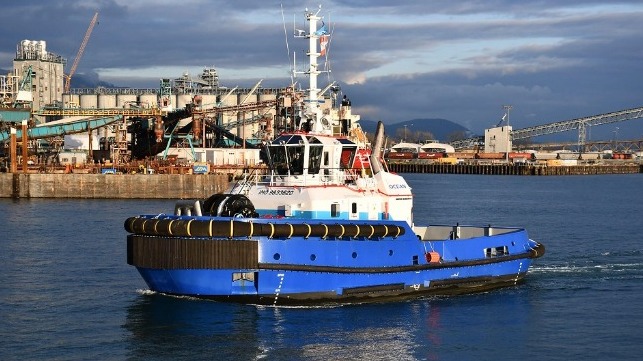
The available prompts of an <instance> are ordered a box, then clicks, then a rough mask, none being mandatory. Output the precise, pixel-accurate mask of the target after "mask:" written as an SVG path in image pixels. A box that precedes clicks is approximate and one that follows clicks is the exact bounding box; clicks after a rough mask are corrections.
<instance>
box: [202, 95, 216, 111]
mask: <svg viewBox="0 0 643 361" xmlns="http://www.w3.org/2000/svg"><path fill="white" fill-rule="evenodd" d="M201 97H202V98H201V99H202V101H201V104H203V106H205V107H208V108H212V107H214V106H215V105H216V103H217V95H216V94H203V95H201Z"/></svg>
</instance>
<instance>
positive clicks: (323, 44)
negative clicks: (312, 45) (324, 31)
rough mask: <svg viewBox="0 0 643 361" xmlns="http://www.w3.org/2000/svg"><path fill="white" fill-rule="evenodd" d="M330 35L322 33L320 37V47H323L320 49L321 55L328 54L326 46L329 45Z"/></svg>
mask: <svg viewBox="0 0 643 361" xmlns="http://www.w3.org/2000/svg"><path fill="white" fill-rule="evenodd" d="M328 38H329V36H328V35H322V36H320V37H319V48H320V49H321V50H320V51H319V55H321V56H324V55H326V46H327V45H328Z"/></svg>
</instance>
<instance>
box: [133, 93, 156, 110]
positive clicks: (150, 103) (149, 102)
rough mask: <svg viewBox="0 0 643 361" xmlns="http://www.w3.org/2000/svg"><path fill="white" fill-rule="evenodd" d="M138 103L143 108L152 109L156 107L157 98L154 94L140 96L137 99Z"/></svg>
mask: <svg viewBox="0 0 643 361" xmlns="http://www.w3.org/2000/svg"><path fill="white" fill-rule="evenodd" d="M138 102H139V103H140V104H141V106H142V107H143V108H154V107H158V105H159V104H158V103H159V102H158V97H157V96H156V94H141V95H139V97H138Z"/></svg>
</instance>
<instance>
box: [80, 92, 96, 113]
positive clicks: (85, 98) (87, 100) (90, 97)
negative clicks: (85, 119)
mask: <svg viewBox="0 0 643 361" xmlns="http://www.w3.org/2000/svg"><path fill="white" fill-rule="evenodd" d="M80 107H81V108H83V109H92V108H93V109H95V108H98V95H96V94H81V95H80Z"/></svg>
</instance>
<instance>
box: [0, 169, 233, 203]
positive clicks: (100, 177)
mask: <svg viewBox="0 0 643 361" xmlns="http://www.w3.org/2000/svg"><path fill="white" fill-rule="evenodd" d="M227 186H228V176H227V175H225V174H183V175H179V174H154V175H143V174H109V175H104V174H20V173H19V174H11V173H0V198H110V199H118V198H121V199H128V198H132V199H135V198H138V199H205V198H207V197H209V196H211V195H212V194H214V193H222V192H224V191H225V189H226V188H227Z"/></svg>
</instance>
